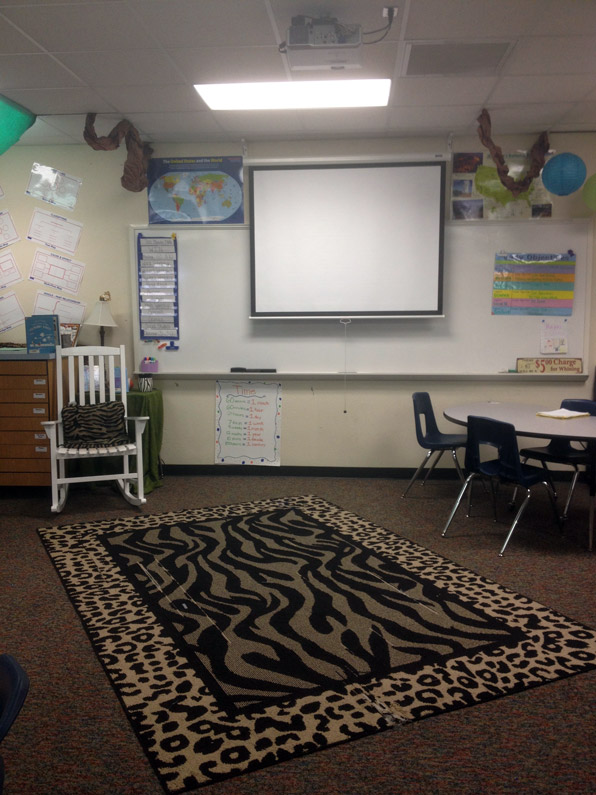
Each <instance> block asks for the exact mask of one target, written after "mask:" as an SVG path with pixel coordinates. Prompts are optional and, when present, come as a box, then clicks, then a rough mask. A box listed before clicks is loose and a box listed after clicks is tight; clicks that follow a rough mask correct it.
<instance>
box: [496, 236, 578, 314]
mask: <svg viewBox="0 0 596 795" xmlns="http://www.w3.org/2000/svg"><path fill="white" fill-rule="evenodd" d="M574 286H575V254H574V252H573V251H567V252H566V253H562V254H509V253H499V254H496V255H495V272H494V278H493V303H492V313H493V315H563V316H570V315H571V314H572V311H573V291H574Z"/></svg>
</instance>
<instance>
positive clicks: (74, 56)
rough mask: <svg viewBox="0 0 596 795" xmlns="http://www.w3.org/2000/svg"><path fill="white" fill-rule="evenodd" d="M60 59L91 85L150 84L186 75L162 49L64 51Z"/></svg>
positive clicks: (175, 80) (177, 78) (168, 82)
mask: <svg viewBox="0 0 596 795" xmlns="http://www.w3.org/2000/svg"><path fill="white" fill-rule="evenodd" d="M60 61H61V62H62V63H63V64H65V65H66V66H67V67H68V68H69V69H71V70H72V71H73V72H75V73H76V74H77V75H78V76H79V77H80V78H81V80H84V81H85V82H86V83H88V84H89V85H90V86H118V85H121V86H147V85H156V84H157V85H167V84H172V83H182V82H184V78H183V77H182V76H181V74H180V72H179V71H178V69H177V68H176V67H175V65H174V64H173V63H172V62H171V60H170V59H169V58H168V56H167V55H165V54H164V53H163V52H162V51H161V50H115V51H113V52H105V51H100V52H85V53H82V52H75V53H64V54H62V55H60Z"/></svg>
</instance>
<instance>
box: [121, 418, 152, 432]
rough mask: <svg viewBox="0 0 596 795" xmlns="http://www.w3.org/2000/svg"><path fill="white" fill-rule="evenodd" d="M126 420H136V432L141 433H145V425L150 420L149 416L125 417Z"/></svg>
mask: <svg viewBox="0 0 596 795" xmlns="http://www.w3.org/2000/svg"><path fill="white" fill-rule="evenodd" d="M124 419H125V422H134V424H135V432H136V431H138V432H139V433H141V434H142V433H143V431H144V430H145V426H146V425H147V423H148V422H149V419H150V418H149V417H125V418H124Z"/></svg>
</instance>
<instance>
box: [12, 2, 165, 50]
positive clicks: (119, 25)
mask: <svg viewBox="0 0 596 795" xmlns="http://www.w3.org/2000/svg"><path fill="white" fill-rule="evenodd" d="M161 5H162V7H163V9H164V14H166V13H167V12H166V11H165V9H166V7H167V6H169V3H165V2H162V3H161ZM3 14H4V15H5V16H6V18H7V19H9V20H10V21H11V22H13V23H14V24H15V25H17V26H18V27H19V29H20V30H22V31H23V32H24V33H25V34H26V35H28V36H31V37H32V38H33V39H35V41H36V42H37V43H38V44H39V45H41V46H42V47H43V48H44V49H46V50H48V51H49V52H54V53H58V52H86V51H90V52H94V51H97V50H117V49H119V48H122V49H127V48H144V47H147V36H146V32H145V30H144V28H143V26H142V24H141V21H140V19H139V17H138V16H137V15H136V14H134V13H133V12H132V11H131V10H130V8H129V7H128V4H125V3H113V2H108V3H105V2H99V3H82V4H78V5H77V4H75V5H72V4H70V3H59V4H43V5H38V6H35V9H34V10H32V9H31V8H30V7H27V6H22V7H19V8H14V7H13V8H7V7H5V6H4V7H3ZM157 33H158V31H156V34H157ZM151 43H152V44H155V42H153V41H152V42H151Z"/></svg>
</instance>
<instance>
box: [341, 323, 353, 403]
mask: <svg viewBox="0 0 596 795" xmlns="http://www.w3.org/2000/svg"><path fill="white" fill-rule="evenodd" d="M339 322H340V323H341V324H342V325H343V327H344V414H347V413H348V406H347V396H348V326H349V325H350V323H351V322H352V321H351V320H349V319H347V318H346V319H342V320H340V321H339Z"/></svg>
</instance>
